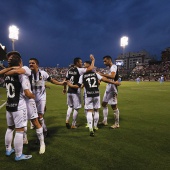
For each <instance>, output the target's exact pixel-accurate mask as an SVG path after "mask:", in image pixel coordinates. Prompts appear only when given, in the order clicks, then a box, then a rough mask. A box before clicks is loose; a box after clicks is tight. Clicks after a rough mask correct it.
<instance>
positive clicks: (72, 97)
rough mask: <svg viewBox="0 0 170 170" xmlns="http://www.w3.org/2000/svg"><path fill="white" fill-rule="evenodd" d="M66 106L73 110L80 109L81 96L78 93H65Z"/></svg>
mask: <svg viewBox="0 0 170 170" xmlns="http://www.w3.org/2000/svg"><path fill="white" fill-rule="evenodd" d="M67 105H68V106H69V107H72V108H74V109H79V108H81V96H80V93H76V94H74V93H67Z"/></svg>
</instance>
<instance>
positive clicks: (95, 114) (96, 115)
mask: <svg viewBox="0 0 170 170" xmlns="http://www.w3.org/2000/svg"><path fill="white" fill-rule="evenodd" d="M98 121H99V111H94V127H97V124H98Z"/></svg>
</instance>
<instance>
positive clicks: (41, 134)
mask: <svg viewBox="0 0 170 170" xmlns="http://www.w3.org/2000/svg"><path fill="white" fill-rule="evenodd" d="M36 134H37V137H38V139H39V141H40V146H41V145H44V144H45V143H44V135H43V128H42V127H41V128H39V129H36Z"/></svg>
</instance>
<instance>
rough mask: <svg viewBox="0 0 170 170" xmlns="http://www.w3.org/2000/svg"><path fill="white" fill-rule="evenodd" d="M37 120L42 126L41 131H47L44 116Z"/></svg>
mask: <svg viewBox="0 0 170 170" xmlns="http://www.w3.org/2000/svg"><path fill="white" fill-rule="evenodd" d="M39 122H40V124H41V126H42V127H43V131H44V132H46V131H47V126H46V124H45V120H44V118H43V117H42V118H40V119H39Z"/></svg>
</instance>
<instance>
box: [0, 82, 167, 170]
mask: <svg viewBox="0 0 170 170" xmlns="http://www.w3.org/2000/svg"><path fill="white" fill-rule="evenodd" d="M48 85H50V87H51V89H47V112H46V113H45V120H46V124H47V127H48V130H49V137H47V138H45V142H46V152H45V154H43V155H39V154H38V151H39V145H36V144H35V140H36V135H35V130H30V129H29V127H30V126H29V124H28V140H29V143H28V145H24V153H25V154H32V155H33V158H32V159H30V160H26V161H21V162H15V161H14V154H13V155H11V156H10V157H6V156H5V146H4V135H5V132H6V118H5V107H3V108H1V109H0V169H1V170H9V169H11V170H12V169H14V170H27V169H29V170H36V169H41V170H46V169H49V170H53V169H54V170H67V169H68V170H114V169H115V170H117V169H118V170H158V169H159V170H160V169H161V170H169V169H170V82H164V83H162V84H160V83H159V82H141V83H140V84H136V82H122V85H121V86H120V87H119V95H118V108H119V110H120V128H119V129H115V130H110V129H109V126H110V125H112V124H113V113H112V110H111V108H110V106H109V116H108V123H109V126H105V127H100V129H99V130H98V131H97V132H95V137H90V136H89V132H88V129H86V128H85V123H86V119H85V116H84V112H83V109H80V111H79V115H78V119H77V123H78V124H79V125H80V126H79V128H78V129H66V127H65V117H66V110H67V105H66V95H63V94H62V89H63V88H62V87H61V86H56V85H52V84H48ZM104 90H105V84H104V83H102V84H101V86H100V93H101V97H103V93H104ZM5 100H6V92H5V89H4V88H0V105H2V104H3V103H4V101H5ZM71 120H72V119H71ZM71 120H70V122H71ZM101 120H102V108H101V109H100V121H101Z"/></svg>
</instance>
